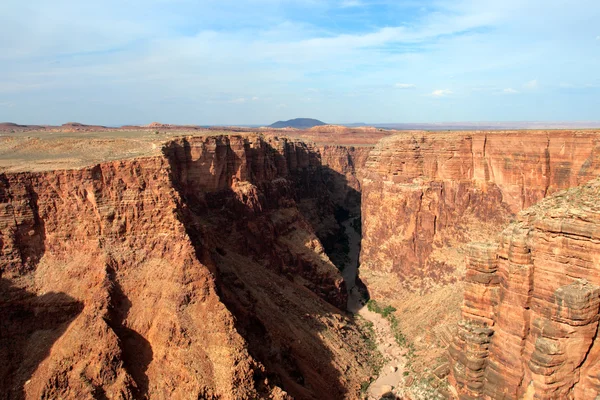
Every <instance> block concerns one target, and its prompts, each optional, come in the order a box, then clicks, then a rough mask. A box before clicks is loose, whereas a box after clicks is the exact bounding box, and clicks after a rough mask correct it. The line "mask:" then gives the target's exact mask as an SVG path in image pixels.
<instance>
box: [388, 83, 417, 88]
mask: <svg viewBox="0 0 600 400" xmlns="http://www.w3.org/2000/svg"><path fill="white" fill-rule="evenodd" d="M394 86H395V87H397V88H398V89H414V88H416V87H417V85H415V84H414V83H396V84H395V85H394Z"/></svg>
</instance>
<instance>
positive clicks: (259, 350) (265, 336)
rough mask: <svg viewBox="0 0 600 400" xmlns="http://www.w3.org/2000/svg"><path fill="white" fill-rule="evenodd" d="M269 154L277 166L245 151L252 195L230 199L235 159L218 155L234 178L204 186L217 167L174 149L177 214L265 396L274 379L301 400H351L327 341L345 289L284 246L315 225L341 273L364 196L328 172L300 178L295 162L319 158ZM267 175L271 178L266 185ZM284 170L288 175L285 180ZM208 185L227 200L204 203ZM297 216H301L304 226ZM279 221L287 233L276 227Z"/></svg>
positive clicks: (341, 314)
mask: <svg viewBox="0 0 600 400" xmlns="http://www.w3.org/2000/svg"><path fill="white" fill-rule="evenodd" d="M226 140H228V139H223V141H226ZM265 144H266V146H267V149H266V151H267V153H266V154H267V155H268V156H269V157H272V159H271V160H270V161H269V160H267V161H265V160H264V158H263V157H264V154H265V153H264V151H265V149H264V148H258V149H255V148H249V147H247V148H246V149H245V156H246V160H245V161H246V162H247V169H248V176H247V177H246V180H247V181H248V182H250V183H252V185H254V187H252V188H249V189H247V191H246V192H243V193H241V194H240V192H237V193H236V192H234V191H233V189H232V183H233V180H234V179H233V176H234V174H235V173H236V172H237V169H236V168H237V166H239V165H241V164H242V160H241V159H240V158H239V157H238V156H237V155H236V154H235V153H234V152H233V151H228V152H226V154H222V152H223V150H215V154H216V153H218V154H220V156H221V157H225V160H223V159H221V160H220V161H219V162H226V163H227V166H228V168H229V170H228V171H220V175H219V176H217V177H216V178H214V175H213V176H210V175H209V176H207V177H204V178H203V177H202V176H201V173H199V172H203V173H208V169H207V166H210V165H214V164H213V163H214V160H213V159H212V158H211V157H207V158H203V157H204V155H203V156H202V157H201V158H200V159H197V160H193V158H192V144H191V143H189V142H188V141H187V140H183V141H181V142H180V143H173V144H171V146H170V147H169V148H167V149H165V156H166V157H167V158H168V160H169V162H170V165H171V174H172V175H171V179H172V182H173V186H174V187H175V188H176V190H177V191H178V192H179V195H180V197H181V199H182V202H183V204H181V206H180V209H179V210H178V213H179V216H180V218H181V219H182V221H183V223H184V225H185V227H186V230H187V233H188V236H189V237H190V238H191V240H192V242H193V244H194V247H195V249H196V254H197V256H198V258H199V259H200V261H201V262H202V263H203V264H205V265H207V267H208V268H209V269H211V271H213V272H214V273H215V276H216V281H217V289H218V292H219V295H220V297H221V299H222V301H223V302H224V303H225V305H226V306H227V307H228V309H229V310H230V312H231V313H232V314H233V315H234V317H235V325H236V329H237V331H238V332H239V333H240V334H241V335H242V336H243V337H244V338H245V340H246V341H247V343H248V349H249V352H250V354H251V355H252V357H253V358H254V359H256V360H257V361H259V362H261V363H262V364H263V365H264V366H265V372H264V373H262V372H260V371H258V372H256V376H255V381H256V386H257V387H258V388H260V386H261V385H263V382H264V381H265V378H267V379H268V381H269V382H270V383H271V384H275V385H277V386H280V387H282V388H283V389H284V390H286V391H287V392H288V393H289V394H290V395H292V396H293V397H294V398H296V399H318V398H322V395H323V393H328V396H329V397H330V398H344V397H345V396H346V395H347V394H348V393H347V389H346V388H345V387H344V384H343V379H342V376H341V373H340V371H339V370H338V369H336V368H335V366H334V365H333V359H334V357H333V354H332V352H331V347H328V345H327V344H326V343H325V342H324V341H323V338H322V333H323V331H325V330H327V329H329V327H328V326H327V322H326V321H328V319H331V318H339V320H343V318H345V317H346V315H347V314H346V312H345V307H346V298H347V294H346V293H345V291H346V288H345V287H343V286H344V285H342V287H341V288H339V287H338V288H337V289H336V288H335V287H333V286H331V282H326V281H321V282H316V283H315V279H313V281H310V279H311V276H310V275H311V274H315V269H316V268H315V267H314V265H312V264H310V262H309V261H307V260H306V259H303V258H302V257H298V256H297V254H295V253H294V252H293V251H292V250H291V249H286V248H284V247H282V245H281V243H280V242H279V240H278V238H279V237H281V236H282V235H288V234H290V231H295V230H296V227H297V226H298V225H297V224H300V226H302V224H306V222H308V223H309V224H310V228H309V229H312V230H313V231H314V232H315V233H316V234H317V236H318V237H319V239H320V240H321V242H322V243H323V244H324V247H325V250H326V252H327V253H328V255H329V256H330V258H331V259H332V260H335V262H336V266H337V267H338V268H340V269H342V267H343V264H342V263H343V262H345V261H346V259H345V258H344V253H346V254H347V253H348V251H349V249H348V238H347V235H346V233H345V228H344V226H343V222H344V221H346V220H347V219H348V218H353V219H354V220H356V221H357V222H356V223H357V224H358V226H360V192H358V191H357V190H356V189H354V188H351V187H350V186H349V185H348V183H347V179H346V177H345V176H344V175H342V174H340V173H338V172H336V171H334V170H332V169H330V168H328V167H325V166H314V165H313V166H309V167H306V168H294V167H293V165H292V162H291V161H290V158H291V157H296V160H297V159H298V158H301V157H306V158H310V157H315V156H318V154H317V155H315V154H314V152H313V153H312V154H300V155H298V154H296V153H294V155H291V154H290V153H289V152H287V150H286V153H285V155H284V154H281V153H279V151H278V150H276V149H274V148H272V147H271V146H270V144H267V143H265ZM223 146H224V147H226V146H225V145H223ZM227 148H228V147H227ZM301 150H302V149H301ZM304 150H306V152H307V153H308V152H311V151H312V150H309V149H306V148H304ZM294 151H299V150H298V148H296V149H294ZM258 152H263V153H262V154H257V153H258ZM306 158H305V159H306ZM286 166H287V167H286ZM194 169H197V170H194ZM273 169H276V170H277V171H276V173H272V171H273ZM265 170H267V171H268V170H271V174H270V175H269V176H266V177H265V175H266V174H265ZM282 170H285V171H290V172H289V174H287V175H285V174H283V173H282ZM281 178H285V179H281ZM202 179H207V180H208V179H218V182H214V181H213V182H212V183H211V182H202ZM224 181H225V182H224ZM223 183H226V184H223ZM215 184H216V185H215ZM211 185H212V186H213V187H214V186H218V187H219V188H220V190H217V191H214V192H208V193H207V192H206V190H203V189H202V188H204V187H209V186H211ZM340 190H341V191H343V195H342V196H340V192H339V191H340ZM334 198H338V199H341V201H339V200H338V201H337V202H335V201H334V200H333V199H334ZM290 215H292V217H290ZM293 215H301V216H302V218H301V221H300V222H298V219H297V217H296V219H294V217H293ZM336 217H337V218H336ZM285 218H289V220H286V219H285ZM281 219H284V222H283V223H279V222H277V221H279V220H281ZM302 221H306V222H302ZM295 224H296V225H295ZM296 232H297V231H296ZM292 233H293V232H292ZM298 234H299V235H300V233H298ZM359 242H360V241H359ZM314 258H318V255H316V254H315V255H314ZM356 262H358V261H356ZM298 279H299V280H298ZM316 280H317V281H318V279H316ZM307 281H310V282H309V284H308V286H307V285H306V282H307ZM297 282H302V283H297ZM363 286H364V285H363ZM306 287H309V288H310V289H311V291H312V292H311V291H308V290H307V289H306ZM336 290H337V292H336V293H334V294H332V292H335V291H336ZM322 299H326V300H327V301H329V303H327V302H325V301H323V300H322ZM330 303H331V304H330ZM334 305H335V306H334ZM340 308H342V309H343V310H341V309H340ZM336 315H337V317H336Z"/></svg>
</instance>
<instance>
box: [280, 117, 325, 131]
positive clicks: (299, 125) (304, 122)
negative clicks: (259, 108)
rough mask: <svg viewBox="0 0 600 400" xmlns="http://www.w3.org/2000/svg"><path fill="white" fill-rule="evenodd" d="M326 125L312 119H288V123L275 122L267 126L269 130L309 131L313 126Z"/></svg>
mask: <svg viewBox="0 0 600 400" xmlns="http://www.w3.org/2000/svg"><path fill="white" fill-rule="evenodd" d="M323 125H327V124H326V123H325V122H323V121H319V120H318V119H312V118H295V119H290V120H288V121H277V122H275V123H274V124H272V125H269V128H296V129H309V128H313V127H315V126H323Z"/></svg>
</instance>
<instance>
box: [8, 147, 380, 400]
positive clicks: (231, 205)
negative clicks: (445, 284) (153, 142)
mask: <svg viewBox="0 0 600 400" xmlns="http://www.w3.org/2000/svg"><path fill="white" fill-rule="evenodd" d="M163 153H164V155H163V156H157V157H148V158H140V159H136V160H128V161H118V162H108V163H102V164H99V165H96V166H94V167H87V168H83V169H80V170H67V171H51V172H39V173H13V174H2V175H0V271H1V281H0V286H1V287H0V289H1V291H0V321H1V322H0V329H1V334H2V341H1V343H0V360H2V365H1V366H0V377H1V379H0V393H2V395H0V398H7V399H12V398H22V397H25V398H92V397H94V398H95V397H100V398H144V397H150V398H190V397H194V398H207V399H208V398H224V399H243V398H287V396H288V394H286V392H288V393H289V394H290V395H293V396H294V397H295V398H300V399H302V398H317V397H318V394H319V393H323V392H325V391H327V392H329V393H332V394H333V395H334V397H336V398H342V397H345V396H349V397H352V396H353V395H354V393H355V391H357V390H358V388H359V386H360V382H361V381H363V380H364V379H365V378H366V376H368V374H370V373H371V371H370V370H369V368H368V367H366V365H367V362H366V360H367V359H368V357H369V355H368V354H367V352H366V350H365V349H364V347H363V346H364V345H363V344H362V342H361V341H360V340H359V333H358V331H357V330H356V328H355V327H354V325H353V324H352V322H351V321H350V320H348V319H347V317H345V316H344V315H343V314H341V313H340V311H339V309H337V308H336V307H335V306H334V305H343V304H345V301H346V291H345V287H344V283H343V280H342V278H341V276H340V274H339V272H338V271H337V269H336V268H335V266H334V265H333V264H332V263H331V262H330V261H329V258H328V257H327V255H326V254H325V252H324V249H323V246H322V245H321V242H320V241H319V239H318V238H317V236H316V234H315V232H316V231H318V230H319V226H316V225H317V224H319V223H321V222H322V221H321V220H320V219H319V215H320V213H315V214H316V216H313V217H314V218H313V219H314V220H311V219H310V218H308V217H307V216H305V215H304V214H303V212H302V207H301V206H300V205H301V203H302V202H303V201H305V200H306V201H314V202H315V204H321V205H322V206H323V209H324V211H323V212H326V211H327V209H326V207H333V204H334V203H333V201H332V200H331V199H330V198H328V194H327V191H326V190H322V191H319V190H317V191H315V190H314V188H315V187H316V188H317V189H319V188H321V187H323V188H326V179H325V178H323V177H324V176H325V175H326V174H327V173H328V172H327V170H326V169H325V168H324V167H322V165H321V161H320V153H319V152H318V151H317V150H315V149H312V148H310V147H309V146H307V145H304V144H302V143H299V142H294V141H288V140H283V139H282V140H278V141H277V140H272V141H269V142H267V141H265V140H263V139H261V138H260V137H258V136H220V137H202V138H200V137H198V138H190V139H178V140H175V141H173V142H171V143H169V144H167V145H166V146H165V148H164V149H163ZM315 197H316V200H315ZM345 371H351V372H350V373H345ZM282 388H283V389H284V390H285V391H284V390H282Z"/></svg>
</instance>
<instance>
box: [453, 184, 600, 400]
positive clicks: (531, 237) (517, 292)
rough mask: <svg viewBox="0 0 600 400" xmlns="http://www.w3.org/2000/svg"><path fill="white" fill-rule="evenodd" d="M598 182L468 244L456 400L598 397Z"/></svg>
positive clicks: (457, 351)
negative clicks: (490, 239) (496, 235)
mask: <svg viewBox="0 0 600 400" xmlns="http://www.w3.org/2000/svg"><path fill="white" fill-rule="evenodd" d="M598 199H600V181H599V180H593V181H591V182H590V183H588V184H586V185H583V186H580V187H576V188H573V189H569V190H567V191H563V192H559V193H557V194H555V195H553V196H551V197H549V198H547V199H545V200H543V201H542V202H540V203H539V204H537V205H535V206H533V207H531V208H529V209H527V210H525V211H523V212H521V213H520V214H519V216H518V220H517V222H515V223H514V224H512V225H510V226H509V227H508V228H506V229H505V230H504V232H503V233H502V236H501V238H500V241H499V243H498V244H494V245H472V246H471V251H470V252H469V255H468V261H467V264H468V269H467V278H466V281H467V282H466V286H465V300H464V305H463V308H462V321H461V323H460V325H459V331H458V335H457V337H456V339H455V341H454V343H453V345H452V346H451V347H450V354H451V358H452V360H453V368H452V375H451V377H452V381H453V383H454V385H455V387H456V388H457V390H458V393H459V394H460V397H461V398H464V399H480V398H484V399H518V398H525V399H534V398H535V399H592V398H596V397H597V396H598V395H600V380H599V379H598V374H599V373H600V370H599V365H600V364H599V361H600V360H599V355H600V350H599V349H600V343H599V342H598V340H597V331H598V318H599V315H600V314H599V312H600V272H599V270H598V268H597V265H598V260H599V259H600V240H599V239H600V230H599V228H598V227H599V226H600V225H599V224H600V207H598Z"/></svg>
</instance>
